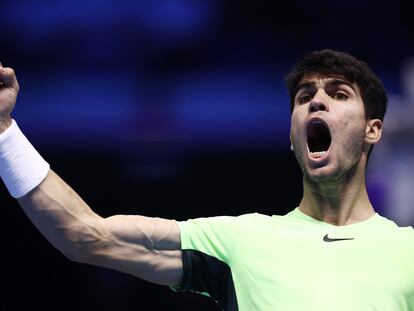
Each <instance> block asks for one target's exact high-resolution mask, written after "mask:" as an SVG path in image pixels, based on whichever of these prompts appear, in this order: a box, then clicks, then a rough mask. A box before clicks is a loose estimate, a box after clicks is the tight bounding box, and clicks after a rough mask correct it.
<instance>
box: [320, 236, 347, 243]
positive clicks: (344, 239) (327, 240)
mask: <svg viewBox="0 0 414 311" xmlns="http://www.w3.org/2000/svg"><path fill="white" fill-rule="evenodd" d="M353 239H354V238H342V239H331V238H330V237H328V235H325V236H324V237H323V240H324V241H325V242H336V241H346V240H353Z"/></svg>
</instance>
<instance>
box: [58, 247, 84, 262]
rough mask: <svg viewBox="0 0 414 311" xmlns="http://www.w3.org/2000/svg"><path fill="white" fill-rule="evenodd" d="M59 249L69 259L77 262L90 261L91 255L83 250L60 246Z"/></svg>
mask: <svg viewBox="0 0 414 311" xmlns="http://www.w3.org/2000/svg"><path fill="white" fill-rule="evenodd" d="M59 251H60V252H61V253H62V254H63V256H65V257H66V259H69V260H70V261H73V262H77V263H90V262H91V257H92V256H91V255H90V254H89V253H87V252H85V251H84V250H80V249H79V248H76V247H70V248H64V249H63V248H60V249H59Z"/></svg>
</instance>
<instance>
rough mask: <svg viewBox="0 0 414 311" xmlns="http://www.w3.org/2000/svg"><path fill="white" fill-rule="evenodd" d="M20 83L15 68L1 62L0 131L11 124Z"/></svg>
mask: <svg viewBox="0 0 414 311" xmlns="http://www.w3.org/2000/svg"><path fill="white" fill-rule="evenodd" d="M18 92H19V83H18V82H17V79H16V75H15V74H14V70H13V69H11V68H7V67H3V66H2V65H1V63H0V133H3V132H4V131H5V130H6V129H7V128H8V127H9V126H10V125H11V116H10V114H11V112H12V111H13V108H14V105H15V104H16V98H17V93H18Z"/></svg>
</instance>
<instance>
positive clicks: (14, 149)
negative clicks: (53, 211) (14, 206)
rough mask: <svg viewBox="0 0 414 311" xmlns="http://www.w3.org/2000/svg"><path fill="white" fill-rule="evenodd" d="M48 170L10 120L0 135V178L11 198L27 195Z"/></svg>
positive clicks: (14, 123) (44, 176)
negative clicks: (9, 124)
mask: <svg viewBox="0 0 414 311" xmlns="http://www.w3.org/2000/svg"><path fill="white" fill-rule="evenodd" d="M49 170H50V166H49V164H48V163H47V162H46V161H45V160H44V159H43V158H42V156H41V155H40V154H39V153H38V152H37V151H36V149H35V148H34V147H33V146H32V144H31V143H30V142H29V141H28V140H27V138H26V136H24V135H23V133H22V132H21V131H20V129H19V127H18V126H17V123H16V122H15V121H14V120H12V125H11V126H10V127H9V128H8V129H6V130H5V131H4V132H3V133H2V134H0V176H1V178H2V179H3V181H4V183H5V184H6V187H7V189H8V190H9V192H10V194H11V196H12V197H14V198H20V197H22V196H24V195H25V194H27V193H29V192H30V191H31V190H33V189H34V188H36V187H37V186H38V185H39V184H40V183H41V182H42V181H43V180H44V179H45V178H46V176H47V174H48V172H49Z"/></svg>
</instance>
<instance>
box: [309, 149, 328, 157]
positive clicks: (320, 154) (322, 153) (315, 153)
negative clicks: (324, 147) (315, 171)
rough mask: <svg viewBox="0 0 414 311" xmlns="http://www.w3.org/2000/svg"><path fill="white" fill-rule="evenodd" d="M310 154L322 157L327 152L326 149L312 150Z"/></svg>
mask: <svg viewBox="0 0 414 311" xmlns="http://www.w3.org/2000/svg"><path fill="white" fill-rule="evenodd" d="M310 154H311V155H312V157H314V158H321V157H323V156H324V155H325V154H326V151H318V152H311V153H310Z"/></svg>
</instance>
